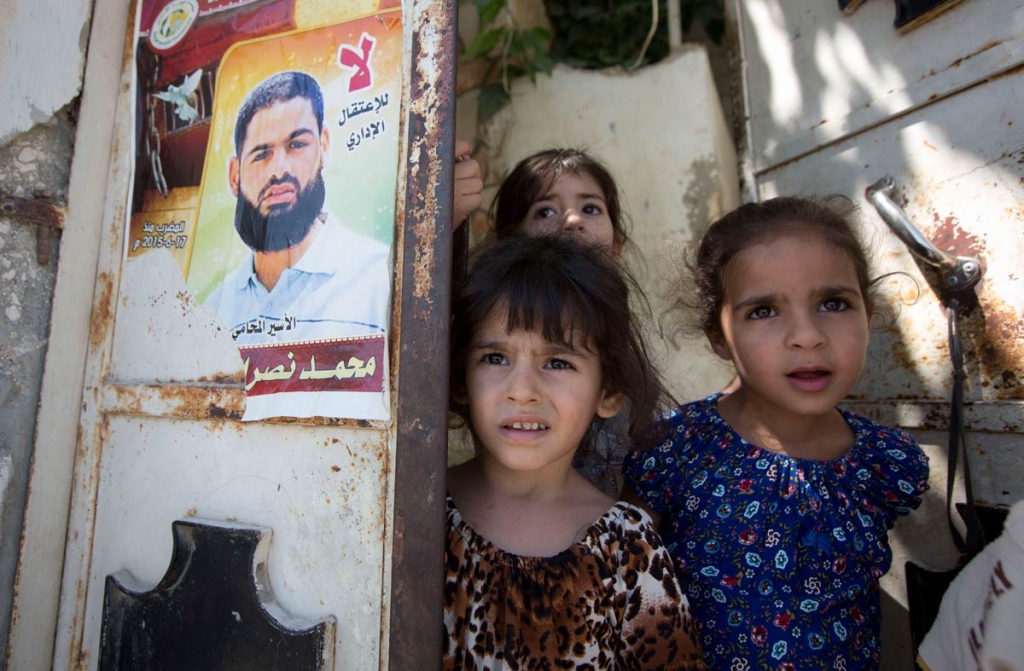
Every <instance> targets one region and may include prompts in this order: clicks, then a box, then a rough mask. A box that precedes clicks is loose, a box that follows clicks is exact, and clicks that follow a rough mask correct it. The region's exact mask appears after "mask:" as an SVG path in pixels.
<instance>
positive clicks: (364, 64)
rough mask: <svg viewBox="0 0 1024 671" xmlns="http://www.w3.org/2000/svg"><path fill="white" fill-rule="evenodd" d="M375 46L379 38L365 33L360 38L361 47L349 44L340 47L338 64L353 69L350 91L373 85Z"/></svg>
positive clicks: (349, 85)
mask: <svg viewBox="0 0 1024 671" xmlns="http://www.w3.org/2000/svg"><path fill="white" fill-rule="evenodd" d="M375 46H377V40H376V39H374V38H373V36H372V35H369V34H368V33H363V34H362V36H361V37H360V38H359V49H355V48H354V47H351V46H349V45H347V44H343V45H341V46H340V47H339V48H338V65H340V66H341V67H343V68H345V69H346V70H351V71H352V78H351V79H349V80H348V90H349V93H352V92H354V91H360V90H362V89H366V88H370V87H371V86H373V70H371V69H370V56H371V55H372V54H373V48H374V47H375Z"/></svg>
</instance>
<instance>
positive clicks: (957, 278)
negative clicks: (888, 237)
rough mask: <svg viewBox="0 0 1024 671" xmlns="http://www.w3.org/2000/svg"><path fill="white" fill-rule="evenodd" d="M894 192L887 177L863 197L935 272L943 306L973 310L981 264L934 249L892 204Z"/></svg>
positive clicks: (893, 187)
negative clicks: (952, 304)
mask: <svg viewBox="0 0 1024 671" xmlns="http://www.w3.org/2000/svg"><path fill="white" fill-rule="evenodd" d="M895 190H896V180H895V179H893V178H892V177H891V176H890V175H886V176H885V177H883V178H882V179H880V180H878V181H877V182H875V183H874V184H872V185H871V186H869V187H868V188H867V189H865V191H864V196H865V197H866V198H867V199H868V200H869V201H870V202H871V204H872V205H874V206H875V209H876V210H878V214H879V216H881V217H882V220H883V221H885V223H886V224H888V225H889V228H890V229H892V232H893V233H895V234H896V236H897V237H899V239H900V240H902V241H903V243H904V244H905V245H906V246H907V248H908V249H909V250H910V252H911V253H912V254H913V255H914V256H916V257H917V258H918V259H920V260H921V261H922V262H923V263H925V264H927V265H929V266H931V267H933V268H935V270H936V271H938V274H939V279H940V281H941V283H942V285H941V287H940V288H939V299H940V300H941V301H942V304H943V305H947V304H948V303H949V301H950V300H958V301H959V302H960V304H961V305H962V306H964V307H969V306H972V305H973V304H974V303H975V302H976V297H975V296H974V291H973V288H974V285H976V284H977V283H978V282H979V281H980V280H981V263H980V262H979V261H978V259H976V258H974V257H970V256H954V255H952V254H949V253H947V252H944V251H942V250H940V249H938V248H936V247H935V245H933V244H932V243H931V242H930V241H929V240H928V238H926V237H924V235H922V234H921V231H919V230H917V227H915V226H914V224H913V223H912V222H911V221H910V218H909V217H907V213H906V212H904V211H903V208H901V207H900V206H899V205H897V204H896V203H895V202H894V201H893V199H892V194H893V192H894V191H895Z"/></svg>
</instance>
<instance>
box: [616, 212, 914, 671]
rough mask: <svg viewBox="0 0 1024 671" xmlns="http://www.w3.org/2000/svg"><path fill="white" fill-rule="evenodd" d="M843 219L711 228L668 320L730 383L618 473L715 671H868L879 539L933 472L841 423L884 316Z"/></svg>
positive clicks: (908, 451)
mask: <svg viewBox="0 0 1024 671" xmlns="http://www.w3.org/2000/svg"><path fill="white" fill-rule="evenodd" d="M852 209H853V208H852V205H851V204H850V203H849V201H847V200H845V199H843V202H842V203H841V204H840V206H837V205H836V199H834V198H833V199H830V200H827V201H820V202H819V201H811V200H804V199H797V198H776V199H773V200H769V201H766V202H764V203H753V204H748V205H743V206H741V207H740V208H738V209H736V210H734V211H733V212H731V213H729V214H728V215H726V216H725V217H723V218H722V219H721V220H719V221H718V222H716V223H715V224H713V225H712V226H711V227H710V228H709V229H708V231H707V232H706V233H705V235H704V236H703V238H702V239H701V241H700V243H699V245H698V247H697V250H696V254H695V257H694V259H693V261H692V263H691V264H690V270H691V272H692V275H693V280H694V282H693V286H694V291H693V295H692V296H690V297H686V298H683V299H680V303H681V304H683V305H686V306H689V307H692V308H695V311H696V312H697V313H698V314H699V319H700V328H701V330H702V331H703V333H704V334H705V335H706V336H707V338H708V341H709V342H710V344H711V347H712V349H713V350H714V351H715V353H716V354H718V355H719V356H720V357H722V358H723V359H726V360H729V361H731V362H732V363H733V365H734V366H735V368H736V373H737V376H738V384H734V385H731V387H735V389H734V390H733V391H732V392H731V393H728V394H722V393H720V394H714V395H712V396H710V397H708V398H706V399H704V400H701V401H696V402H694V403H690V404H687V405H684V406H682V407H680V408H677V409H676V410H674V411H671V412H670V413H668V414H667V415H666V416H665V424H664V426H663V427H662V429H663V431H664V433H662V436H663V438H662V440H661V442H660V444H656V445H655V446H654V447H653V448H650V449H647V450H644V451H639V452H636V453H634V454H632V455H631V456H630V457H629V458H628V459H627V463H626V467H625V479H626V485H627V487H628V488H629V489H631V490H632V494H631V495H630V497H631V498H634V500H637V501H639V502H641V503H643V504H644V505H645V506H646V507H648V508H649V510H651V511H652V512H653V513H654V514H655V515H656V516H657V519H659V520H660V523H659V526H660V531H661V534H662V537H663V538H664V539H665V542H666V544H667V546H668V548H669V551H670V552H671V553H672V555H673V557H674V559H675V560H676V568H677V570H678V571H679V573H680V582H681V583H682V584H683V585H685V586H686V589H687V596H688V597H689V601H690V604H691V609H692V611H693V612H694V614H695V616H696V617H697V619H698V621H700V623H701V626H702V633H701V643H702V646H703V648H704V656H705V661H706V662H707V664H708V666H709V668H711V669H728V670H730V671H741V670H746V669H777V670H778V671H784V670H787V669H837V670H838V669H845V670H846V671H853V670H854V669H877V668H879V649H880V644H879V628H880V626H879V625H880V610H881V604H880V590H879V584H878V581H879V578H881V577H882V575H884V574H885V573H886V571H888V570H889V565H890V562H891V560H892V553H891V551H890V549H889V542H888V534H887V531H888V529H889V528H891V527H892V525H893V522H894V521H895V519H896V518H897V517H898V516H900V515H904V514H906V513H908V512H909V511H910V509H912V508H916V507H917V506H918V505H919V504H920V502H921V494H922V492H924V491H925V490H926V489H927V488H928V484H927V481H928V462H927V458H926V457H925V455H924V454H923V453H922V451H921V450H920V449H919V448H918V446H917V445H916V443H915V442H914V440H913V438H911V437H910V436H909V435H907V434H906V433H904V432H903V431H900V430H899V429H894V428H889V427H885V426H880V425H878V424H876V423H874V422H872V421H871V420H869V419H867V418H865V417H862V416H859V415H857V414H855V413H852V412H849V411H847V410H844V409H839V408H837V407H836V404H837V403H838V402H839V401H840V400H842V399H843V398H844V397H845V396H846V395H847V394H848V393H849V391H850V390H851V389H852V388H853V386H854V384H856V382H857V380H858V378H859V377H860V374H861V370H862V368H863V366H864V359H865V356H866V353H867V345H868V336H869V332H870V326H869V325H870V322H871V318H872V315H873V313H877V312H879V309H880V308H879V306H878V305H876V300H875V296H874V292H873V288H874V283H873V282H872V281H871V279H870V277H869V272H868V262H867V258H866V255H865V252H864V250H863V247H862V246H861V245H860V243H859V242H858V240H857V237H856V235H855V233H854V231H853V228H852V226H851V224H850V223H849V221H848V216H849V214H850V212H851V211H852Z"/></svg>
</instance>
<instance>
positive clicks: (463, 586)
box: [444, 497, 705, 671]
mask: <svg viewBox="0 0 1024 671" xmlns="http://www.w3.org/2000/svg"><path fill="white" fill-rule="evenodd" d="M447 508H448V527H447V547H446V548H445V560H446V580H445V592H444V629H445V644H444V645H445V650H444V668H445V669H472V670H476V671H497V670H498V669H524V670H525V669H587V670H592V671H600V670H605V669H607V670H619V669H622V670H626V669H680V670H690V669H704V668H705V667H704V664H703V662H702V661H701V653H700V645H699V644H698V642H697V635H698V631H697V624H696V623H695V622H694V620H693V619H692V618H691V617H690V611H689V605H688V604H687V602H686V597H685V596H684V595H683V592H682V590H681V589H680V587H679V583H678V582H677V579H676V577H675V573H674V571H673V568H672V563H671V560H670V559H669V556H668V553H667V551H666V550H665V548H664V546H663V545H662V543H661V538H660V537H659V536H658V532H657V531H655V529H654V525H653V524H652V523H651V519H650V517H648V516H647V514H646V513H644V512H643V511H641V510H640V509H638V508H635V507H633V506H631V505H629V504H626V503H623V502H621V501H620V502H619V503H616V504H615V505H614V506H612V507H611V508H610V509H609V510H608V512H606V513H605V514H604V515H602V516H601V518H600V519H598V520H597V521H596V522H594V523H593V524H592V525H591V526H590V528H589V529H588V530H587V533H586V536H585V537H584V539H583V540H581V541H580V542H578V543H576V544H574V545H573V546H572V547H570V548H568V549H566V550H564V551H563V552H561V553H559V554H557V555H554V556H552V557H521V556H518V555H513V554H510V553H507V552H505V551H503V550H501V549H499V548H497V547H495V546H494V545H492V544H491V543H490V542H489V541H487V540H486V539H485V538H483V537H482V536H480V535H479V534H477V533H476V532H475V531H473V529H471V528H470V527H469V525H467V524H466V523H465V522H464V521H463V519H462V516H461V515H460V514H459V511H458V509H457V508H456V507H455V504H454V502H453V501H452V499H451V498H450V497H449V498H448V501H447Z"/></svg>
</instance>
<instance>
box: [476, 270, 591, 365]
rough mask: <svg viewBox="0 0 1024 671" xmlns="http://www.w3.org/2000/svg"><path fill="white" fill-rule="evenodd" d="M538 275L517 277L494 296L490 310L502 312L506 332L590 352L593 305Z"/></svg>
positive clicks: (577, 289)
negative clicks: (530, 334)
mask: <svg viewBox="0 0 1024 671" xmlns="http://www.w3.org/2000/svg"><path fill="white" fill-rule="evenodd" d="M539 275H541V276H540V277H538V276H532V277H531V276H522V277H520V278H518V279H519V280H520V281H518V282H515V283H514V284H513V286H510V287H508V288H507V289H506V291H504V292H503V293H502V294H500V295H499V296H497V297H496V299H495V301H494V304H493V306H492V307H491V310H504V312H505V324H506V329H507V332H508V333H513V332H514V331H520V330H521V331H528V332H534V333H540V335H541V337H543V338H544V340H546V341H547V342H550V343H556V344H558V345H562V346H565V347H568V348H569V349H578V348H581V347H582V348H586V349H588V350H593V349H594V343H595V342H597V341H598V340H599V332H598V329H599V327H600V320H599V319H598V318H597V311H596V309H595V306H594V305H592V304H591V303H590V301H588V300H586V297H585V296H584V295H582V293H581V291H580V287H574V286H572V285H571V284H567V283H559V282H552V280H554V279H555V278H552V277H543V273H539ZM574 289H575V290H574ZM488 314H490V313H488Z"/></svg>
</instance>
